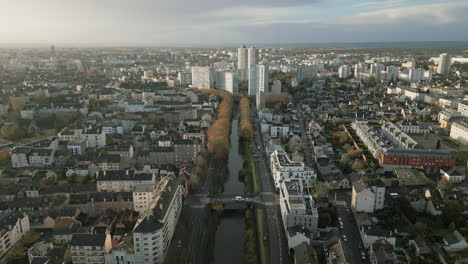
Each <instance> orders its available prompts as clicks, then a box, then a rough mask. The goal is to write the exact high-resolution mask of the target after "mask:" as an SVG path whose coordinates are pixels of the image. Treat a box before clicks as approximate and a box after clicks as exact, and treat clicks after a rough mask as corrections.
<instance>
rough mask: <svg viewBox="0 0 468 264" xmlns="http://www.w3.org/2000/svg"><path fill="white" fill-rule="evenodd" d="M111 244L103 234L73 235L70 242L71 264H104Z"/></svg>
mask: <svg viewBox="0 0 468 264" xmlns="http://www.w3.org/2000/svg"><path fill="white" fill-rule="evenodd" d="M111 246H112V244H111V241H110V240H109V239H107V240H106V235H104V234H73V235H72V239H71V241H70V247H71V252H72V261H73V264H88V263H93V264H104V263H105V262H104V254H105V253H106V251H108V250H110V248H111Z"/></svg>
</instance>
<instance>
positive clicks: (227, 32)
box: [0, 0, 468, 46]
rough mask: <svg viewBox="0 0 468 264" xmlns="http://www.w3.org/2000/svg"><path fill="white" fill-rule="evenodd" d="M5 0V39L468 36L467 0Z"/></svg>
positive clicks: (101, 41)
mask: <svg viewBox="0 0 468 264" xmlns="http://www.w3.org/2000/svg"><path fill="white" fill-rule="evenodd" d="M0 3H2V4H3V6H7V7H8V8H3V9H2V10H0V22H1V23H0V45H5V44H8V43H23V44H28V43H35V44H48V43H56V44H68V45H109V44H113V45H135V46H145V45H148V46H163V45H174V44H179V45H204V44H209V43H211V44H213V43H219V44H232V45H235V44H238V43H243V42H245V43H265V44H273V43H284V44H293V43H327V42H328V43H329V42H343V43H361V42H400V41H402V42H418V41H468V36H467V35H466V34H460V30H461V29H462V28H463V25H464V24H466V22H468V21H467V19H466V18H465V17H464V16H463V14H464V13H465V12H466V11H468V3H466V1H460V0H452V1H419V0H417V1H407V0H384V1H358V0H353V1H343V0H314V1H302V0H297V1H289V2H287V3H285V2H283V1H263V0H261V1H255V2H254V3H251V2H247V1H235V2H227V1H213V0H203V1H197V2H196V3H193V2H186V1H182V0H176V1H171V2H166V1H147V0H143V1H138V2H137V3H134V2H132V1H128V0H118V1H107V0H106V1H99V2H96V1H90V0H86V1H80V2H79V3H78V2H72V1H58V0H46V1H41V3H37V2H36V1H31V0H23V1H16V2H14V3H10V2H6V1H5V0H0Z"/></svg>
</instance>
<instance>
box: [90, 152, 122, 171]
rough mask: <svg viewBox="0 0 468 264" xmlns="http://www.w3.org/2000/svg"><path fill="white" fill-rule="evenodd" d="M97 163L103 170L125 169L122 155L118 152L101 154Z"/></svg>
mask: <svg viewBox="0 0 468 264" xmlns="http://www.w3.org/2000/svg"><path fill="white" fill-rule="evenodd" d="M96 164H97V165H98V167H99V169H100V170H102V171H116V170H120V169H123V168H122V167H123V166H121V165H122V164H121V157H120V155H118V154H101V155H99V157H98V158H97V159H96Z"/></svg>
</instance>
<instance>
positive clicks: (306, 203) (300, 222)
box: [279, 179, 319, 234]
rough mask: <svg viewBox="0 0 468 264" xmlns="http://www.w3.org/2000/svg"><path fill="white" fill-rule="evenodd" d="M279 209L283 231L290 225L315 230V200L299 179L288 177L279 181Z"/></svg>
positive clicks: (316, 223) (313, 231) (286, 230)
mask: <svg viewBox="0 0 468 264" xmlns="http://www.w3.org/2000/svg"><path fill="white" fill-rule="evenodd" d="M279 200H280V209H281V217H282V219H283V224H284V229H285V233H286V234H288V233H289V232H288V229H289V228H292V227H302V228H304V229H306V230H308V231H310V232H312V233H316V232H317V228H318V217H319V216H318V211H317V208H316V207H315V202H314V199H313V197H312V195H310V194H309V193H308V192H307V191H306V190H305V189H304V186H303V184H302V180H301V179H290V180H286V181H283V182H282V183H281V189H280V199H279Z"/></svg>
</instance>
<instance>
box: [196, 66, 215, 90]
mask: <svg viewBox="0 0 468 264" xmlns="http://www.w3.org/2000/svg"><path fill="white" fill-rule="evenodd" d="M213 75H214V74H213V70H212V69H211V68H210V67H208V66H206V67H200V66H194V67H192V87H195V88H213V84H214V76H213Z"/></svg>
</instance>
